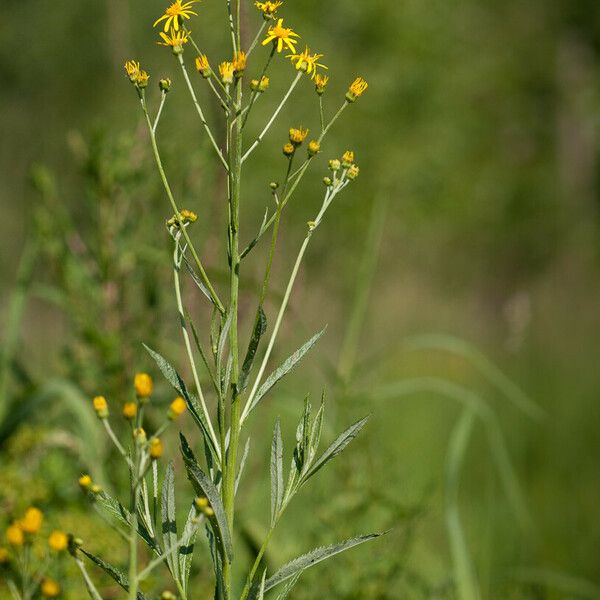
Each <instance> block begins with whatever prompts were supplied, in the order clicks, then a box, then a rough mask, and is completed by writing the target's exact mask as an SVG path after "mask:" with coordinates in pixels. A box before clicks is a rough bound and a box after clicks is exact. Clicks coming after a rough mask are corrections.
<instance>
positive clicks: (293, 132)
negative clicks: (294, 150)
mask: <svg viewBox="0 0 600 600" xmlns="http://www.w3.org/2000/svg"><path fill="white" fill-rule="evenodd" d="M307 135H308V129H302V127H300V128H299V129H296V128H294V127H292V128H291V129H290V142H292V144H294V146H299V145H300V144H301V143H302V142H303V141H304V140H305V139H306V136H307Z"/></svg>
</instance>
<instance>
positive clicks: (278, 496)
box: [271, 419, 283, 525]
mask: <svg viewBox="0 0 600 600" xmlns="http://www.w3.org/2000/svg"><path fill="white" fill-rule="evenodd" d="M282 502H283V440H282V438H281V425H280V423H279V419H277V421H276V422H275V431H274V432H273V442H272V443H271V525H273V524H274V523H275V519H276V518H277V514H278V513H279V510H280V509H281V503H282Z"/></svg>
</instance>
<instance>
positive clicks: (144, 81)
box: [135, 71, 150, 88]
mask: <svg viewBox="0 0 600 600" xmlns="http://www.w3.org/2000/svg"><path fill="white" fill-rule="evenodd" d="M149 79H150V75H148V73H146V71H140V72H139V73H138V76H137V79H136V81H135V82H136V83H137V85H138V87H140V88H145V87H148V80H149Z"/></svg>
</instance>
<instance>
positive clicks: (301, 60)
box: [286, 46, 328, 79]
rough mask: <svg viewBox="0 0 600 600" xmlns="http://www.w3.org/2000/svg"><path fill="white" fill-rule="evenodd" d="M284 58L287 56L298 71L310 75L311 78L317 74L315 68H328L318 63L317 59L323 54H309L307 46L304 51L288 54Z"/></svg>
mask: <svg viewBox="0 0 600 600" xmlns="http://www.w3.org/2000/svg"><path fill="white" fill-rule="evenodd" d="M286 58H289V59H290V60H291V61H292V62H293V63H295V64H296V69H297V70H298V71H303V72H304V73H306V74H307V75H310V76H311V79H314V78H315V76H316V75H317V68H319V67H320V68H322V69H327V68H328V67H326V66H325V65H322V64H321V63H319V59H320V58H323V54H311V53H310V48H309V47H308V46H306V47H305V48H304V51H303V52H301V53H300V54H288V55H287V56H286Z"/></svg>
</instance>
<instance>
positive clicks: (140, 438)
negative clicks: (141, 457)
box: [133, 427, 146, 446]
mask: <svg viewBox="0 0 600 600" xmlns="http://www.w3.org/2000/svg"><path fill="white" fill-rule="evenodd" d="M133 439H134V440H135V442H136V444H139V445H140V446H141V445H143V444H145V443H146V431H145V430H144V428H143V427H138V428H137V429H134V430H133Z"/></svg>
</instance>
